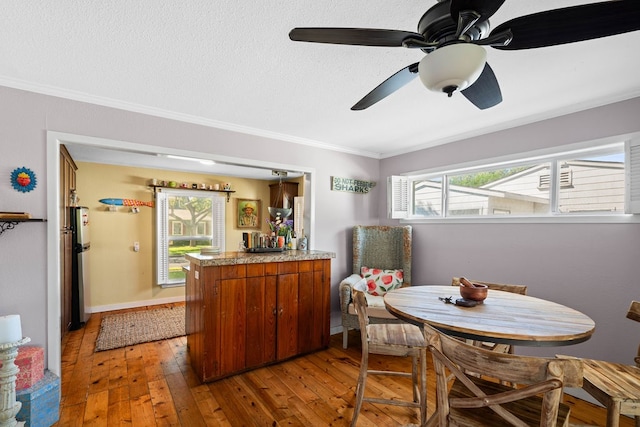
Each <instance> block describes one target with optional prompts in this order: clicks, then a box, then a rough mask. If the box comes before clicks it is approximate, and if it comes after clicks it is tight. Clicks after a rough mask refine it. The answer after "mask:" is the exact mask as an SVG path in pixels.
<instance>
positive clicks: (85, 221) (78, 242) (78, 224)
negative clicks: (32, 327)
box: [69, 206, 91, 331]
mask: <svg viewBox="0 0 640 427" xmlns="http://www.w3.org/2000/svg"><path fill="white" fill-rule="evenodd" d="M69 209H71V231H72V234H73V244H72V247H73V257H72V260H73V261H72V273H71V274H72V282H71V326H70V327H69V329H70V330H72V331H75V330H76V329H80V328H81V327H83V326H84V324H85V323H86V321H87V320H89V316H90V314H89V313H87V310H86V307H87V304H86V301H87V299H88V291H89V249H91V240H90V235H89V208H87V207H84V206H77V207H71V208H69Z"/></svg>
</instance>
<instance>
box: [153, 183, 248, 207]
mask: <svg viewBox="0 0 640 427" xmlns="http://www.w3.org/2000/svg"><path fill="white" fill-rule="evenodd" d="M149 187H151V188H152V189H153V191H154V192H157V191H162V189H163V188H164V189H167V190H189V191H206V192H209V193H227V203H229V200H230V199H231V193H235V192H236V191H235V190H208V189H206V188H184V187H165V186H162V185H150V186H149Z"/></svg>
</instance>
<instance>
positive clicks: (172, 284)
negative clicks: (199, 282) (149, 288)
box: [158, 282, 184, 289]
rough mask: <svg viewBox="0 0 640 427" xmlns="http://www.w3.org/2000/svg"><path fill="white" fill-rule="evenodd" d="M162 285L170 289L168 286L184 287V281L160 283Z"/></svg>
mask: <svg viewBox="0 0 640 427" xmlns="http://www.w3.org/2000/svg"><path fill="white" fill-rule="evenodd" d="M158 286H160V287H161V288H162V289H168V288H180V287H182V288H184V282H180V283H163V284H160V285H158Z"/></svg>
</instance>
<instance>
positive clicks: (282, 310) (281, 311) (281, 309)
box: [280, 307, 284, 317]
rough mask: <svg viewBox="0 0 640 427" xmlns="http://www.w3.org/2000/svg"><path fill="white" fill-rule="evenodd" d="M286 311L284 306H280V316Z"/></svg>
mask: <svg viewBox="0 0 640 427" xmlns="http://www.w3.org/2000/svg"><path fill="white" fill-rule="evenodd" d="M283 312H284V309H283V308H282V307H280V317H282V313H283Z"/></svg>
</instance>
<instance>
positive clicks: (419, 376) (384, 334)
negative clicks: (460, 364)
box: [351, 279, 427, 427]
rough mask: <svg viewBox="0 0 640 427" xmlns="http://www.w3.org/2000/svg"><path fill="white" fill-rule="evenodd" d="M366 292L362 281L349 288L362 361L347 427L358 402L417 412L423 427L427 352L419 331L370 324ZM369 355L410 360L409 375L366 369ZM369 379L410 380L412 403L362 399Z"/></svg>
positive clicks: (353, 421) (404, 326)
mask: <svg viewBox="0 0 640 427" xmlns="http://www.w3.org/2000/svg"><path fill="white" fill-rule="evenodd" d="M366 289H367V283H366V280H364V279H363V280H361V281H359V282H358V283H356V284H355V285H354V287H353V299H354V304H355V309H356V312H357V314H358V321H359V323H360V325H359V326H360V337H361V339H362V359H361V362H360V374H359V376H358V384H357V386H356V404H355V407H354V409H353V418H352V419H351V426H352V427H353V426H355V425H356V422H357V420H358V415H359V414H360V409H361V408H362V402H371V403H379V404H384V405H398V406H405V407H413V408H418V409H419V411H420V425H422V426H424V425H425V423H426V418H427V361H426V358H427V351H426V346H425V342H424V336H423V335H422V331H421V330H420V328H418V327H417V326H415V325H410V324H408V323H377V324H370V323H369V317H368V315H367V302H366V299H365V295H364V294H365V292H366ZM369 354H383V355H387V356H401V357H411V372H409V371H406V372H402V371H381V370H373V369H369ZM369 375H391V376H400V377H410V378H411V380H412V383H413V387H412V389H413V400H412V401H408V400H399V399H385V398H376V397H368V396H365V388H366V384H367V377H368V376H369Z"/></svg>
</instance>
